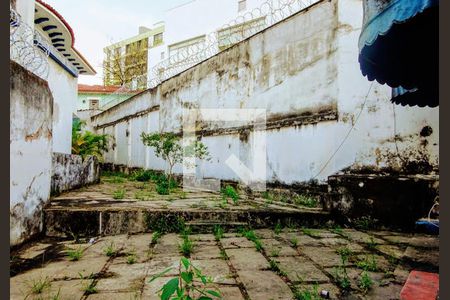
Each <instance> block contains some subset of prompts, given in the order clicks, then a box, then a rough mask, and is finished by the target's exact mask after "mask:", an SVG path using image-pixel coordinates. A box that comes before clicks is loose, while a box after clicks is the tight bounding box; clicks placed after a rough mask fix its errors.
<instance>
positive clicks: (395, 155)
mask: <svg viewBox="0 0 450 300" xmlns="http://www.w3.org/2000/svg"><path fill="white" fill-rule="evenodd" d="M361 24H362V1H361V0H332V1H320V2H319V3H317V4H316V5H314V6H313V7H311V8H310V9H309V10H307V11H303V12H300V13H298V14H296V15H294V16H292V17H290V18H289V19H286V20H284V21H283V22H281V23H278V24H276V25H275V26H272V27H271V28H269V29H267V30H265V31H263V32H261V33H259V34H257V35H255V36H253V37H252V38H250V39H248V40H246V41H243V42H241V43H239V44H237V45H235V46H233V47H232V48H230V49H227V50H226V51H223V52H222V53H220V54H218V55H216V56H214V57H212V58H210V59H208V60H207V61H204V62H203V63H201V64H199V65H197V66H195V67H193V68H191V69H189V70H187V71H185V72H183V73H181V74H179V75H177V76H175V77H173V78H171V79H169V80H167V81H165V82H163V83H162V84H160V85H159V86H157V87H156V88H155V89H152V90H149V91H146V92H144V93H142V94H140V95H137V96H135V97H133V98H131V99H129V100H127V101H125V102H123V103H121V105H118V106H116V107H115V108H114V109H111V110H108V111H105V112H103V113H101V114H99V115H97V116H94V117H93V124H94V126H97V128H98V129H99V130H103V131H105V132H112V133H114V134H115V137H116V143H117V146H116V148H115V150H114V155H111V156H108V157H107V161H108V162H112V163H116V164H128V165H130V166H145V167H146V168H152V169H163V168H164V166H165V165H164V164H163V163H162V162H161V160H159V159H156V158H155V157H154V156H152V155H153V154H152V152H151V150H150V149H147V150H143V148H142V142H141V141H140V139H137V138H136V137H137V136H138V134H137V132H139V131H141V130H142V128H144V127H145V122H147V131H153V130H159V131H161V132H179V131H180V130H181V120H182V108H183V107H186V106H188V107H196V108H219V109H220V108H237V109H239V108H259V109H265V110H266V111H267V121H268V123H267V126H268V127H267V130H266V143H267V153H266V158H267V165H266V169H267V176H266V180H267V181H268V182H281V183H285V184H293V183H297V182H306V181H309V180H311V179H318V180H320V181H325V180H326V179H327V177H328V176H329V175H331V174H333V173H336V172H338V171H341V170H343V169H345V168H350V169H353V170H357V169H360V168H366V169H367V168H368V169H372V170H379V169H380V168H383V167H398V164H400V163H401V162H402V161H405V160H408V159H410V158H419V159H420V158H421V157H422V158H423V157H424V156H425V159H426V160H427V161H428V162H429V163H431V164H433V165H435V166H436V165H437V164H438V156H439V149H438V147H439V139H438V136H439V126H438V125H439V124H438V123H439V121H438V120H439V119H438V114H439V109H438V108H434V109H428V108H425V109H424V108H417V107H413V108H411V107H401V106H395V107H394V106H393V105H392V104H391V102H390V101H389V99H390V95H391V90H390V88H389V87H387V86H381V85H379V84H378V83H371V82H369V81H367V79H366V78H364V77H363V76H362V75H361V72H360V71H359V64H358V61H357V57H358V46H357V41H358V37H359V33H360V30H361V28H360V26H361ZM157 105H159V110H157V111H155V110H152V109H151V108H152V107H156V106H157ZM394 109H395V116H394ZM225 113H226V112H224V114H225ZM144 116H146V117H144ZM133 120H134V121H133ZM144 120H146V121H144ZM394 124H395V126H394ZM200 125H201V126H203V129H204V130H206V132H209V133H204V135H203V137H202V141H203V142H204V143H205V144H206V145H207V146H208V148H209V152H210V153H211V155H212V160H211V161H210V162H203V163H201V165H200V166H199V168H198V170H199V173H200V174H201V175H202V176H203V177H213V178H218V179H227V180H238V179H239V177H238V176H237V175H236V174H235V173H234V171H233V170H231V169H230V168H229V167H228V166H227V165H226V163H225V161H226V160H227V158H228V157H229V156H230V155H231V154H234V155H236V156H237V157H238V158H239V159H240V160H241V161H242V162H243V163H244V164H246V165H247V166H248V167H249V168H251V167H252V166H251V159H252V157H254V155H255V153H252V152H251V147H250V146H249V145H250V143H251V141H252V140H253V138H254V134H253V133H252V132H251V131H250V132H248V134H246V133H245V131H244V130H241V129H238V130H233V129H232V128H233V127H239V126H242V122H234V123H233V122H231V123H229V122H228V123H223V122H222V123H220V122H219V123H215V124H214V123H208V122H203V123H201V124H200ZM425 126H430V127H431V128H432V130H433V133H432V134H431V135H430V136H427V137H422V136H420V132H421V130H422V128H424V127H425ZM112 127H114V130H112V129H111V128H112ZM125 127H126V128H128V131H129V137H126V132H127V131H126V130H125V129H124V128H125ZM394 129H395V130H394ZM394 131H395V132H394ZM395 136H396V138H394V137H395ZM125 143H126V146H125ZM397 148H398V149H399V151H398V152H397ZM143 153H145V155H143ZM136 156H138V157H136ZM176 171H178V172H179V171H180V168H179V167H178V168H177V170H176Z"/></svg>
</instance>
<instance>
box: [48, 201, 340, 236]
mask: <svg viewBox="0 0 450 300" xmlns="http://www.w3.org/2000/svg"><path fill="white" fill-rule="evenodd" d="M330 218H331V217H330V215H329V214H328V213H327V212H324V211H322V210H319V209H297V210H294V209H285V210H283V209H261V208H249V209H228V210H226V209H220V208H206V209H200V208H197V209H154V208H152V209H149V208H140V207H129V208H127V207H120V208H117V207H74V206H69V207H65V208H64V207H63V206H61V205H60V206H58V208H52V207H51V206H50V207H47V208H46V209H45V210H44V230H45V234H46V235H47V236H50V237H69V238H74V237H77V238H80V237H92V236H98V235H116V234H124V233H142V232H151V231H154V230H164V231H167V232H177V231H179V230H180V228H181V226H184V225H189V226H191V227H192V230H193V231H194V232H212V229H213V228H214V225H219V224H220V225H221V226H222V227H224V228H229V229H231V228H237V227H239V226H248V227H251V228H263V227H273V226H275V224H277V223H278V222H280V223H281V224H285V225H287V224H290V225H294V224H295V225H297V226H308V227H315V226H318V225H321V224H324V223H326V222H327V221H328V220H330Z"/></svg>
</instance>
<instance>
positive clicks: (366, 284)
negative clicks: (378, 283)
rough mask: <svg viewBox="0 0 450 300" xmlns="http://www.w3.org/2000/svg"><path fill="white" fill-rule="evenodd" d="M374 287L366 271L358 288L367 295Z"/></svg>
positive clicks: (362, 274)
mask: <svg viewBox="0 0 450 300" xmlns="http://www.w3.org/2000/svg"><path fill="white" fill-rule="evenodd" d="M372 285H373V281H372V278H370V276H369V274H368V273H367V272H366V271H363V272H362V273H361V277H360V279H359V284H358V286H359V287H360V288H361V289H362V290H363V292H365V293H367V292H368V291H369V290H370V289H371V288H372Z"/></svg>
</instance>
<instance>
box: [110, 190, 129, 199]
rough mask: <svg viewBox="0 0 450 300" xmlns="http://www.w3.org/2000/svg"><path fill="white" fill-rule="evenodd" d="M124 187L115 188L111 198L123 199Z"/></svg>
mask: <svg viewBox="0 0 450 300" xmlns="http://www.w3.org/2000/svg"><path fill="white" fill-rule="evenodd" d="M125 192H126V191H125V189H118V190H115V191H114V193H113V198H114V199H123V198H124V197H125Z"/></svg>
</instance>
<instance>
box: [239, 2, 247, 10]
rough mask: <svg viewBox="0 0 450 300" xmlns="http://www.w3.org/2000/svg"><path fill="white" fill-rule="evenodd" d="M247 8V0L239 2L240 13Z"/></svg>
mask: <svg viewBox="0 0 450 300" xmlns="http://www.w3.org/2000/svg"><path fill="white" fill-rule="evenodd" d="M246 8H247V0H240V1H239V2H238V12H241V11H243V10H246Z"/></svg>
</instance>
